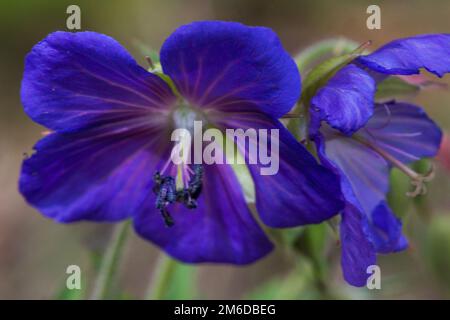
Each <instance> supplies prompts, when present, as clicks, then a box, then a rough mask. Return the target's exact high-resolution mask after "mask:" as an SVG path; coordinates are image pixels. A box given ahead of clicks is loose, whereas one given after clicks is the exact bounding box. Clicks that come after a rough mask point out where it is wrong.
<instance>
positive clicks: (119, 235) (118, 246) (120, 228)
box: [91, 221, 130, 300]
mask: <svg viewBox="0 0 450 320" xmlns="http://www.w3.org/2000/svg"><path fill="white" fill-rule="evenodd" d="M129 226H130V222H129V221H126V222H124V223H121V224H118V225H117V226H116V227H115V229H114V232H113V234H112V237H111V240H110V241H111V242H110V244H109V246H108V248H107V249H106V252H105V253H104V255H103V258H102V261H101V264H100V270H99V272H98V275H97V279H96V282H95V285H94V289H93V291H92V294H91V300H98V299H105V298H108V297H109V294H110V292H111V287H112V285H113V283H114V277H115V275H116V272H117V268H118V265H119V263H120V261H121V257H122V254H123V249H124V248H125V243H126V239H127V234H128V231H129V229H130V228H129Z"/></svg>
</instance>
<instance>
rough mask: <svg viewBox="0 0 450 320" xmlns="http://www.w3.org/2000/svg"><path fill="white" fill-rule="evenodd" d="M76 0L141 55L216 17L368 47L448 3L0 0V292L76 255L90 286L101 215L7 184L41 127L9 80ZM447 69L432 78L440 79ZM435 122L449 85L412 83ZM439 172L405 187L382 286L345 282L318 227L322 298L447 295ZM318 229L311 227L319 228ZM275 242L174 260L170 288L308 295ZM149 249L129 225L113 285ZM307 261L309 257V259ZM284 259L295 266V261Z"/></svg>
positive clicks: (145, 269) (447, 249) (141, 273)
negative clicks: (216, 256)
mask: <svg viewBox="0 0 450 320" xmlns="http://www.w3.org/2000/svg"><path fill="white" fill-rule="evenodd" d="M70 4H77V5H79V6H80V7H81V13H82V22H81V23H82V30H93V31H97V32H101V33H106V34H108V35H110V36H112V37H114V38H115V39H117V40H118V41H119V42H121V43H122V44H123V45H124V46H125V47H126V48H128V49H129V50H130V51H131V52H132V54H133V55H134V57H135V58H136V59H137V60H138V61H139V62H140V63H142V64H144V63H145V61H144V57H143V55H142V54H141V52H140V51H139V49H138V46H137V45H136V44H137V43H144V44H146V45H148V46H151V47H152V48H155V49H158V48H159V47H160V46H161V44H162V43H163V41H164V39H165V38H166V37H167V36H168V35H169V34H170V33H171V32H172V31H173V30H174V29H175V28H176V27H178V26H179V25H181V24H185V23H189V22H191V21H194V20H205V19H222V20H234V21H240V22H243V23H246V24H250V25H264V26H268V27H271V28H273V29H274V30H275V32H277V33H278V35H279V36H280V38H281V40H282V42H283V44H284V45H285V47H286V48H287V49H288V50H289V51H290V52H291V53H292V54H296V53H297V52H299V50H301V49H302V48H305V47H306V46H308V45H310V44H312V43H314V42H316V41H318V40H322V39H325V38H329V37H335V36H345V37H347V38H350V39H353V40H356V41H357V42H360V43H362V42H365V41H367V40H369V39H370V40H373V45H372V48H376V47H378V46H379V45H381V44H383V43H385V42H387V41H389V40H391V39H395V38H399V37H404V36H409V35H415V34H420V33H433V32H435V33H437V32H440V33H442V32H450V19H449V15H450V2H449V1H445V0H442V1H438V0H434V1H431V0H428V1H425V0H422V1H419V0H397V1H350V0H341V1H331V0H328V1H324V0H315V1H300V0H297V1H295V0H277V1H273V0H227V1H225V0H223V1H219V0H215V1H200V0H150V1H144V0H128V1H115V0H109V1H106V0H103V1H102V0H96V1H75V0H71V1H65V0H59V1H50V0H29V1H25V0H22V1H13V0H11V1H7V0H0V39H1V45H0V115H1V117H0V188H1V192H0V298H1V299H38V298H43V299H51V298H55V297H58V291H59V290H60V289H61V288H62V287H63V286H64V283H65V279H66V276H67V275H66V273H65V271H66V267H67V266H68V265H71V264H76V265H79V266H80V267H81V269H82V277H83V282H84V283H85V284H86V286H87V287H90V286H92V282H93V279H94V272H93V270H94V269H95V265H96V262H97V260H98V254H99V252H102V250H103V248H104V246H105V243H106V242H107V240H108V238H109V236H110V234H111V229H112V226H111V225H96V224H89V223H78V224H72V225H59V224H56V223H54V222H52V221H51V220H48V219H45V218H43V217H42V216H41V215H40V214H39V213H38V212H37V211H36V210H34V209H33V208H31V207H30V206H28V205H27V204H26V203H25V202H24V200H23V199H22V197H21V196H20V194H19V193H18V191H17V180H18V174H19V170H20V164H21V161H22V158H23V154H24V153H25V152H30V151H31V148H32V146H33V144H34V143H35V142H36V141H37V140H38V139H39V138H40V137H41V132H42V131H43V130H44V129H43V128H42V127H39V126H38V125H36V124H34V123H33V122H32V121H31V120H30V119H29V118H28V117H27V116H26V115H25V114H24V112H23V110H22V107H21V103H20V97H19V88H20V81H21V77H22V72H23V61H24V57H25V55H26V53H27V52H28V51H29V50H30V49H31V48H32V46H33V45H34V44H36V43H37V42H38V41H40V40H41V39H42V38H44V37H45V36H46V35H47V34H48V33H50V32H52V31H55V30H66V18H67V14H66V8H67V6H68V5H70ZM370 4H378V5H380V6H381V13H382V15H381V16H382V29H381V30H368V29H367V28H366V19H367V16H368V15H367V14H366V8H367V6H368V5H370ZM449 79H450V77H449V76H447V77H446V78H444V79H443V80H442V81H443V82H446V83H449V84H450V81H449ZM415 101H416V102H417V103H418V104H421V105H423V106H425V107H426V109H427V111H428V112H429V114H430V115H431V116H432V117H433V118H434V119H435V120H436V121H437V122H438V123H439V124H440V125H442V127H443V128H444V129H445V128H447V129H448V128H450V91H448V90H440V91H429V92H422V93H421V94H420V96H419V97H417V98H416V99H415ZM437 170H438V172H437V173H438V174H437V177H436V179H435V180H434V181H433V182H432V183H431V184H430V188H429V193H428V195H427V197H426V198H424V199H420V201H416V202H415V203H414V202H413V201H412V200H410V199H407V198H406V197H405V196H404V195H403V193H399V194H398V195H395V198H396V201H397V202H399V203H401V208H400V211H402V212H397V213H399V214H401V215H403V216H404V219H405V230H406V233H407V235H408V237H409V239H410V243H411V247H410V248H409V249H408V250H407V251H405V252H403V253H400V254H395V255H390V256H388V257H380V259H379V265H380V266H381V270H382V289H381V290H373V291H369V290H367V289H365V288H362V289H357V288H351V287H349V286H348V285H346V284H345V283H344V282H343V280H342V276H341V270H340V266H339V250H340V249H339V247H338V246H337V245H336V241H335V240H333V235H332V234H328V233H330V232H329V231H328V229H326V231H325V232H326V233H327V234H326V236H327V237H328V240H327V241H328V242H327V246H325V247H323V246H322V247H321V249H320V250H321V251H320V252H318V253H317V254H319V255H321V256H322V257H325V255H326V258H327V261H328V262H327V265H329V266H330V268H329V270H328V272H329V278H327V284H326V285H327V287H328V288H327V291H328V293H329V294H328V295H327V296H326V297H330V298H333V297H341V298H370V299H380V298H400V299H403V298H426V299H433V298H449V297H450V221H449V220H450V217H449V215H450V196H449V195H450V184H449V181H450V173H449V172H448V171H446V170H444V169H443V166H441V165H439V164H438V165H437ZM319 228H320V227H319ZM322 249H323V250H322ZM281 251H282V250H281V249H279V250H278V251H276V252H274V253H272V254H271V255H270V256H268V257H267V258H265V259H264V260H262V261H259V262H257V263H255V264H253V265H250V266H246V267H230V266H216V265H202V266H200V267H198V268H196V270H193V268H190V267H187V268H181V269H180V270H178V272H179V281H178V282H177V284H176V286H175V287H174V288H173V289H172V290H171V291H170V294H169V295H168V296H167V297H168V298H183V297H188V296H191V297H192V294H194V297H199V298H221V299H228V298H246V297H253V298H316V297H325V296H324V295H320V294H319V293H317V292H316V291H317V290H316V289H314V288H312V287H311V285H310V283H309V280H308V277H309V275H310V274H311V272H313V271H311V267H308V266H305V265H302V264H301V263H300V264H298V265H296V266H295V267H294V269H293V263H292V261H291V259H289V258H287V257H286V255H285V254H284V252H281ZM158 253H159V251H158V250H157V248H155V247H154V246H152V245H151V244H149V243H147V242H144V241H143V240H141V239H140V238H138V237H137V236H136V235H134V234H132V235H131V236H130V240H129V242H128V244H127V248H126V256H125V257H124V263H123V264H122V265H121V266H120V271H121V272H120V278H119V281H118V283H117V286H118V288H120V291H118V292H120V296H122V297H124V298H134V297H142V296H143V294H144V292H145V290H146V286H147V283H148V281H149V279H150V275H151V272H152V270H153V268H154V266H155V261H156V259H157V256H158ZM312 268H314V267H312ZM293 270H295V271H294V272H293Z"/></svg>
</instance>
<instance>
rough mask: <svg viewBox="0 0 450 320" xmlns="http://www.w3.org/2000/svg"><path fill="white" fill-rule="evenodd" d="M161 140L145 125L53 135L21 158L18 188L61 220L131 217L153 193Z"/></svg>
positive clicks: (53, 217)
mask: <svg viewBox="0 0 450 320" xmlns="http://www.w3.org/2000/svg"><path fill="white" fill-rule="evenodd" d="M161 138H162V137H161V135H160V134H158V132H154V131H151V130H149V129H147V128H146V127H141V128H134V129H128V128H121V127H119V128H116V130H108V131H106V130H105V127H101V128H97V129H90V130H84V131H83V132H82V133H71V134H69V133H65V134H61V133H54V134H51V135H49V136H47V137H45V138H43V139H42V140H40V141H39V142H38V143H37V144H36V146H35V147H34V149H35V153H34V154H33V155H32V156H31V157H30V158H28V159H26V160H25V161H24V162H23V165H22V172H21V176H20V181H19V187H20V191H21V193H22V194H23V195H24V197H25V198H26V200H27V201H28V202H29V203H30V204H31V205H33V206H34V207H36V208H37V209H39V210H40V211H41V212H42V213H43V214H44V215H45V216H47V217H49V218H52V219H54V220H56V221H58V222H71V221H76V220H96V221H117V220H120V219H124V218H127V217H129V216H131V215H132V214H133V213H134V212H135V211H136V210H138V208H139V207H140V206H141V204H142V201H143V200H144V199H146V197H147V195H148V194H149V193H151V192H152V191H151V188H152V185H153V182H152V175H153V173H154V171H155V166H156V164H157V163H158V161H159V157H158V155H159V154H160V153H162V152H163V150H159V149H158V144H157V143H158V140H159V139H161Z"/></svg>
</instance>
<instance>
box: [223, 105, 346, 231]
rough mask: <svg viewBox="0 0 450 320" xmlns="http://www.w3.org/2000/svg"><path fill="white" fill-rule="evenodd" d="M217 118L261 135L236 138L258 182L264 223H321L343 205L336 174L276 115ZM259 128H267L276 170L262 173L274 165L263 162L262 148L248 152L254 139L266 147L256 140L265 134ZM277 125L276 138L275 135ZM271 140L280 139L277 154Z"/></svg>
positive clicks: (261, 214)
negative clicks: (269, 173)
mask: <svg viewBox="0 0 450 320" xmlns="http://www.w3.org/2000/svg"><path fill="white" fill-rule="evenodd" d="M217 121H218V123H221V124H222V125H223V126H224V127H226V128H238V129H243V130H258V131H257V134H258V135H257V136H254V137H253V138H251V139H249V140H247V142H245V143H244V142H242V140H241V142H239V141H237V144H238V148H239V149H240V151H241V152H242V154H245V158H246V161H247V165H248V167H249V170H250V172H251V174H252V177H253V180H254V182H255V188H256V207H257V209H258V212H259V215H260V216H261V219H262V221H263V222H264V223H265V224H267V225H268V226H271V227H293V226H298V225H304V224H310V223H320V222H322V221H324V220H326V219H329V218H330V217H332V216H334V215H335V214H337V213H338V212H339V211H340V210H341V209H342V207H343V203H342V201H341V192H340V188H339V179H338V177H337V176H336V175H334V174H333V173H332V172H331V171H330V170H328V169H326V168H325V167H323V166H321V165H319V164H318V163H317V161H316V160H315V159H314V158H313V156H312V155H311V154H310V153H309V152H308V151H307V150H306V149H305V148H304V147H303V146H302V145H301V144H300V143H299V142H297V141H296V140H295V138H294V137H293V136H292V135H291V134H290V133H289V131H287V130H286V128H285V127H284V126H283V125H282V124H281V123H280V122H279V121H278V120H274V119H272V118H271V117H269V116H266V115H264V114H254V113H253V114H252V113H236V114H233V115H229V116H228V117H227V118H223V120H222V121H221V122H220V121H219V120H217ZM261 129H262V130H264V131H266V132H267V142H268V146H267V150H268V151H269V153H268V154H269V155H270V156H271V157H272V158H273V163H275V162H276V161H278V163H279V167H278V168H277V169H278V171H274V172H273V173H275V174H272V175H263V174H262V171H261V170H262V168H264V167H269V166H270V165H266V164H262V163H261V154H258V155H256V154H254V153H253V152H250V146H251V145H256V147H257V148H254V149H255V150H258V152H261V150H263V149H262V148H261V145H258V144H259V143H260V141H261V139H262V136H261V132H262V131H261ZM276 130H278V135H279V139H278V141H277V140H274V135H273V134H274V131H276ZM272 144H277V145H278V149H279V152H278V154H274V153H272V152H270V150H271V147H272ZM274 151H277V150H276V149H274ZM251 159H253V160H251ZM252 162H253V163H252ZM273 168H275V166H274V167H273ZM266 174H267V173H266Z"/></svg>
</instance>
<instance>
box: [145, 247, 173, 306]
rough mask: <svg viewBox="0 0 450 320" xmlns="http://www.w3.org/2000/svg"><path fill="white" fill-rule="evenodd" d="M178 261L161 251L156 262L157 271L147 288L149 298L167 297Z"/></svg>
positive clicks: (159, 298)
mask: <svg viewBox="0 0 450 320" xmlns="http://www.w3.org/2000/svg"><path fill="white" fill-rule="evenodd" d="M175 266H176V261H175V260H173V259H171V258H170V257H168V256H167V255H166V254H164V253H161V255H160V257H159V258H158V261H157V263H156V267H155V271H154V272H153V274H152V278H151V279H150V287H149V289H148V290H147V298H148V299H149V300H161V299H164V298H166V296H167V290H168V289H169V284H170V280H171V279H172V276H173V273H174V271H175Z"/></svg>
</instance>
